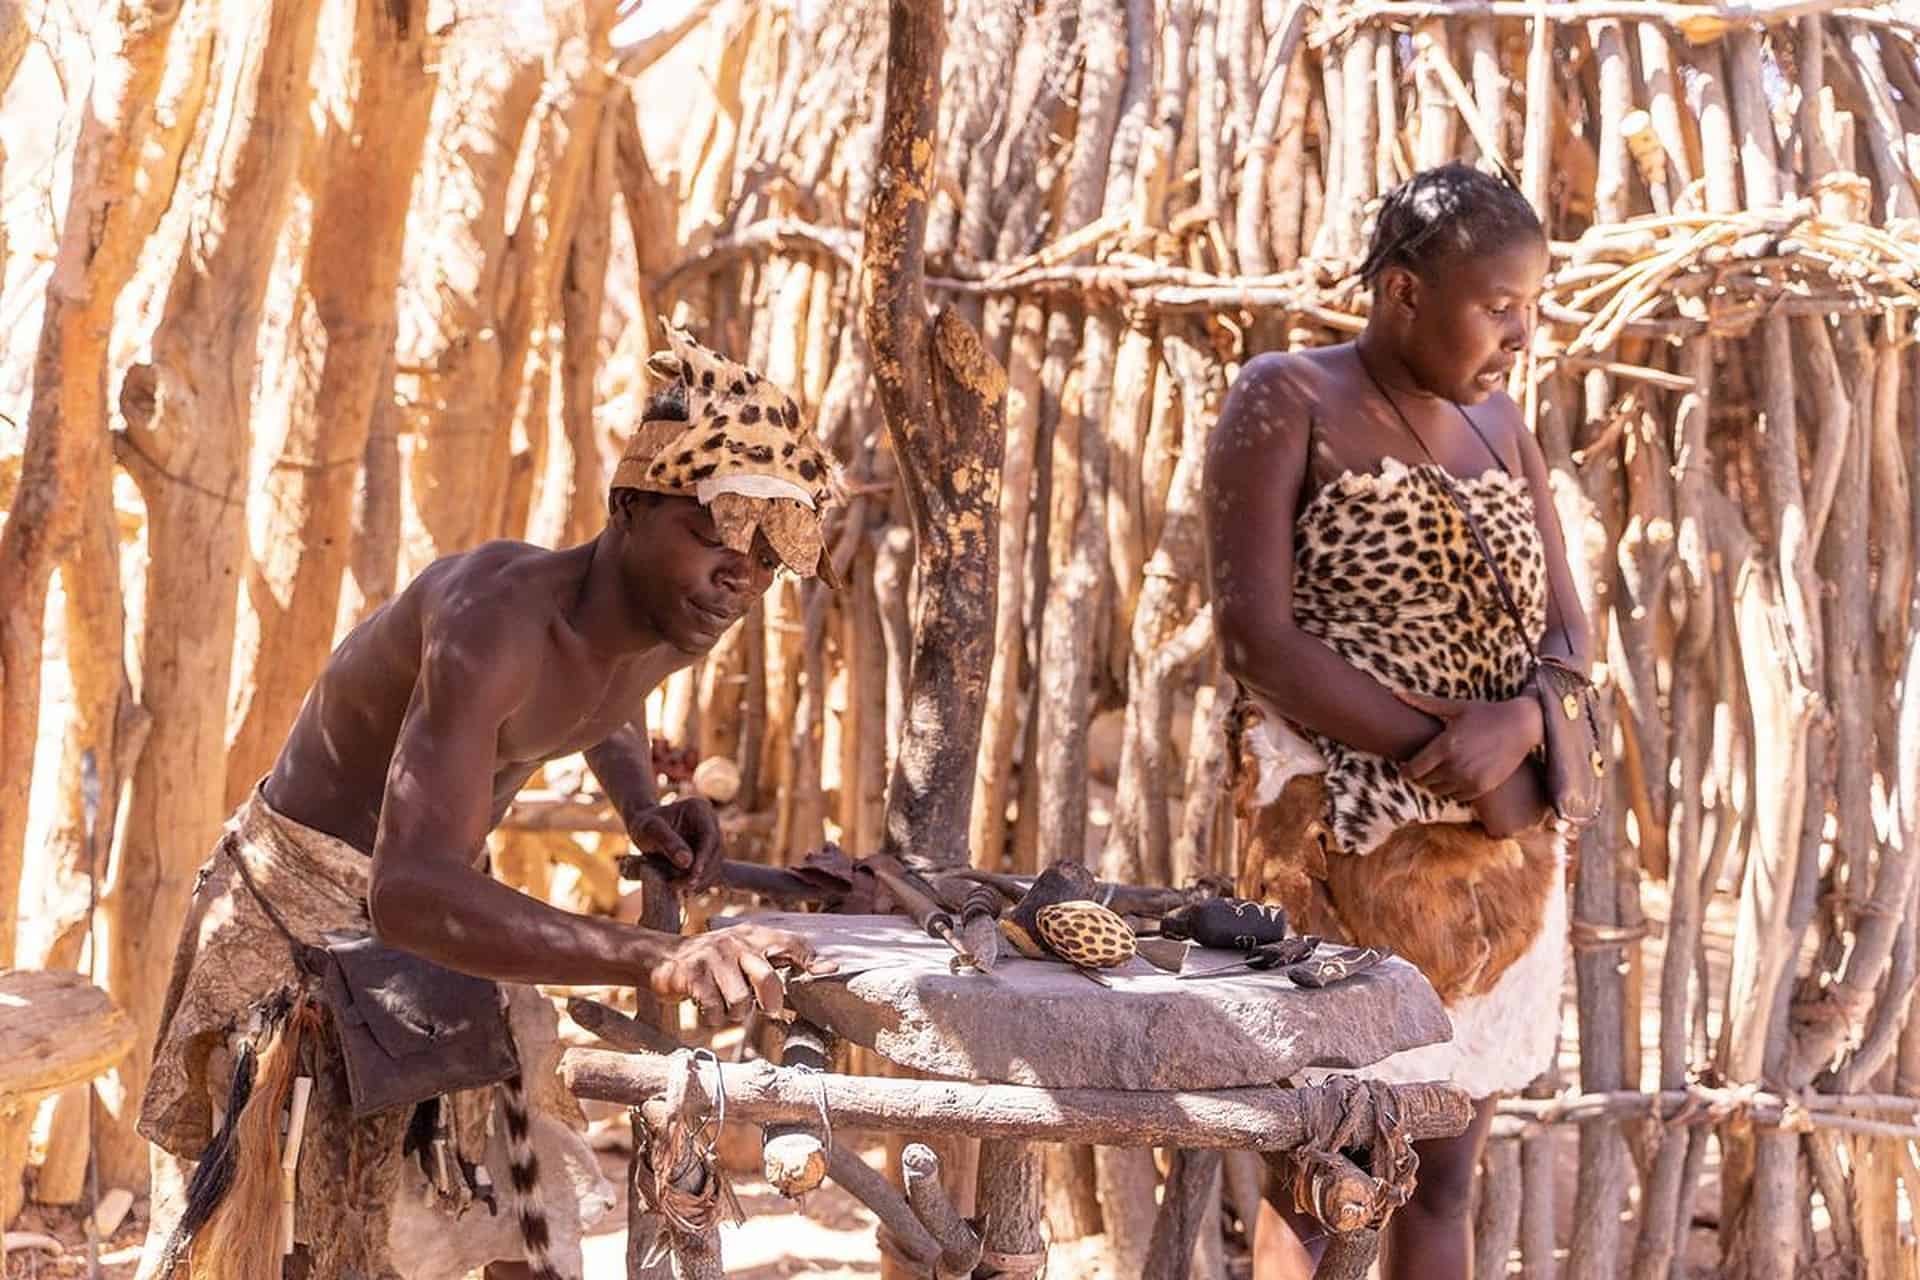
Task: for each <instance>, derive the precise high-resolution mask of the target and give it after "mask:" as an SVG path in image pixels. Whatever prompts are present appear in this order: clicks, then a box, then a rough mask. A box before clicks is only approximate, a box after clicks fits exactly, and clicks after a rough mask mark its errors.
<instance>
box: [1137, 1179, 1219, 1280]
mask: <svg viewBox="0 0 1920 1280" xmlns="http://www.w3.org/2000/svg"><path fill="white" fill-rule="evenodd" d="M1221 1167H1222V1156H1221V1153H1220V1152H1218V1151H1176V1152H1174V1153H1173V1167H1172V1168H1171V1169H1170V1170H1169V1171H1168V1173H1167V1186H1166V1194H1165V1196H1164V1197H1163V1198H1162V1200H1161V1202H1160V1212H1159V1213H1158V1214H1157V1215H1155V1217H1154V1221H1153V1236H1152V1238H1151V1239H1150V1240H1149V1241H1148V1243H1147V1263H1146V1269H1145V1270H1144V1271H1143V1272H1142V1273H1141V1274H1142V1277H1143V1280H1184V1277H1186V1275H1187V1274H1188V1269H1189V1265H1190V1264H1191V1262H1192V1260H1193V1250H1194V1242H1195V1240H1196V1239H1197V1237H1198V1235H1199V1232H1200V1227H1201V1224H1202V1223H1203V1222H1204V1221H1205V1220H1206V1213H1205V1210H1206V1206H1207V1205H1208V1204H1209V1203H1210V1202H1213V1201H1215V1200H1217V1197H1218V1189H1219V1186H1220V1172H1221Z"/></svg>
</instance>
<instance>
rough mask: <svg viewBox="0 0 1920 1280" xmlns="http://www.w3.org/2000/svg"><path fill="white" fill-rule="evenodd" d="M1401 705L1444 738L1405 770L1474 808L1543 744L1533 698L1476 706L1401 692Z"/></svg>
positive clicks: (1421, 752)
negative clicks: (1423, 716) (1432, 723)
mask: <svg viewBox="0 0 1920 1280" xmlns="http://www.w3.org/2000/svg"><path fill="white" fill-rule="evenodd" d="M1397 696H1398V697H1399V699H1400V701H1402V702H1404V703H1406V704H1407V705H1408V706H1410V707H1412V708H1414V709H1415V710H1416V711H1424V712H1426V713H1427V714H1428V715H1430V716H1432V717H1434V718H1435V719H1437V720H1439V721H1440V724H1441V728H1440V732H1439V733H1437V734H1435V735H1434V737H1433V740H1432V741H1431V742H1429V743H1427V745H1426V746H1424V747H1422V748H1420V750H1419V751H1417V752H1416V753H1414V756H1413V758H1412V759H1411V760H1409V761H1407V763H1406V764H1405V765H1403V766H1401V772H1402V773H1404V774H1405V775H1406V776H1407V777H1409V778H1411V779H1412V780H1413V781H1415V782H1417V783H1419V784H1420V785H1421V786H1423V787H1425V788H1427V790H1429V791H1432V792H1434V793H1436V794H1438V795H1443V796H1446V797H1447V798H1448V799H1451V800H1458V801H1460V802H1461V803H1462V804H1472V803H1473V802H1474V801H1476V800H1478V799H1480V798H1481V797H1482V796H1484V795H1486V794H1488V793H1489V792H1491V791H1492V790H1493V789H1494V788H1496V787H1498V786H1500V785H1501V784H1502V783H1504V782H1505V781H1506V780H1507V779H1508V778H1511V777H1512V776H1513V774H1514V771H1515V770H1516V769H1518V768H1519V767H1520V766H1521V764H1522V763H1523V762H1524V761H1525V760H1526V758H1527V755H1528V753H1529V752H1531V751H1532V750H1533V749H1534V748H1535V747H1536V746H1538V745H1539V744H1540V735H1541V733H1542V732H1543V729H1542V726H1541V723H1540V704H1539V702H1537V701H1536V700H1535V699H1533V698H1509V699H1507V700H1506V701H1504V702H1478V701H1470V700H1461V699H1455V698H1432V697H1428V696H1427V695H1426V694H1421V693H1406V692H1397Z"/></svg>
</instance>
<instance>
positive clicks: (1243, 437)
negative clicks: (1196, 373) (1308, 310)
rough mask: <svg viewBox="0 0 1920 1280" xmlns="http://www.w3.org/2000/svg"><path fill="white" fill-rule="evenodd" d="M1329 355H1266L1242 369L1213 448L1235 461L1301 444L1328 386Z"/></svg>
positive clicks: (1223, 410) (1316, 352)
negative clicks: (1254, 453)
mask: <svg viewBox="0 0 1920 1280" xmlns="http://www.w3.org/2000/svg"><path fill="white" fill-rule="evenodd" d="M1333 381H1334V378H1333V375H1332V374H1331V372H1330V371H1329V369H1328V367H1327V353H1326V352H1325V351H1324V350H1312V351H1266V352H1262V353H1261V354H1259V355H1257V356H1255V357H1253V358H1252V359H1251V360H1249V361H1247V363H1246V364H1245V365H1244V366H1243V367H1242V368H1241V370H1240V376H1239V377H1237V378H1235V379H1234V381H1233V386H1232V388H1231V389H1230V390H1229V391H1228V393H1227V401H1226V404H1225V405H1223V406H1222V407H1221V412H1220V422H1219V429H1218V430H1217V431H1216V432H1215V439H1214V446H1215V448H1216V449H1217V450H1224V451H1226V452H1228V453H1230V454H1233V455H1235V456H1245V455H1246V454H1248V453H1250V452H1259V453H1264V452H1266V451H1267V450H1268V449H1270V448H1272V447H1273V446H1275V445H1286V444H1289V443H1291V444H1295V445H1298V444H1303V443H1304V441H1305V439H1306V437H1307V434H1308V431H1309V429H1310V428H1311V426H1312V424H1313V421H1314V419H1315V418H1316V417H1317V416H1319V411H1320V405H1321V403H1322V401H1323V399H1324V398H1325V396H1326V393H1327V390H1328V388H1329V385H1330V384H1331V383H1332V382H1333Z"/></svg>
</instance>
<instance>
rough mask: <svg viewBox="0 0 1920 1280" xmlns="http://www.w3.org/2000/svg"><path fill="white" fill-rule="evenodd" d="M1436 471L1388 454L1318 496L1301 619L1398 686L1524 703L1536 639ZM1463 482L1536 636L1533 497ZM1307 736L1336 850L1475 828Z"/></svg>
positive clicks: (1298, 582) (1491, 475)
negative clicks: (1441, 828) (1405, 830)
mask: <svg viewBox="0 0 1920 1280" xmlns="http://www.w3.org/2000/svg"><path fill="white" fill-rule="evenodd" d="M1432 469H1433V468H1432V467H1431V466H1430V465H1422V466H1418V467H1408V466H1407V465H1405V464H1404V463H1402V462H1400V461H1398V460H1397V459H1393V458H1389V459H1387V460H1386V462H1385V463H1384V464H1383V466H1382V469H1381V472H1380V474H1378V475H1372V474H1363V473H1358V472H1348V473H1346V474H1344V475H1342V476H1340V477H1339V478H1338V479H1336V480H1334V481H1332V482H1331V483H1329V484H1328V485H1327V486H1326V487H1325V488H1323V489H1321V490H1320V492H1319V493H1317V494H1315V495H1314V497H1313V499H1312V500H1311V501H1310V502H1309V503H1308V504H1307V506H1306V508H1305V509H1304V510H1303V511H1302V512H1301V514H1300V517H1299V519H1298V520H1297V521H1296V522H1295V526H1294V562H1293V616H1294V620H1295V622H1296V623H1297V625H1299V627H1300V628H1301V629H1302V630H1303V631H1305V632H1307V633H1308V634H1309V635H1312V636H1315V637H1317V638H1318V639H1320V640H1321V641H1322V642H1323V643H1325V644H1326V645H1327V647H1328V648H1330V649H1332V650H1333V651H1334V652H1335V653H1337V654H1338V655H1339V656H1340V657H1341V658H1343V659H1344V660H1345V661H1347V662H1348V663H1350V664H1352V665H1353V666H1355V667H1358V668H1359V669H1360V670H1362V671H1365V672H1366V673H1367V674H1368V675H1370V676H1372V677H1374V679H1376V680H1378V681H1380V682H1381V683H1382V684H1384V685H1386V686H1387V687H1388V688H1391V689H1402V690H1407V691H1409V692H1414V693H1424V694H1428V695H1431V696H1434V697H1442V698H1487V699H1501V698H1510V697H1513V696H1515V695H1516V694H1518V693H1519V692H1520V689H1521V686H1522V685H1523V684H1524V683H1525V681H1526V679H1527V676H1528V674H1529V672H1530V671H1531V669H1532V664H1533V636H1530V635H1529V636H1523V635H1521V634H1520V633H1519V630H1518V628H1516V627H1515V626H1514V623H1513V620H1512V618H1511V617H1509V616H1508V614H1507V612H1506V610H1505V608H1504V607H1503V606H1502V605H1501V603H1500V596H1499V592H1498V590H1497V589H1496V588H1495V586H1494V583H1493V577H1492V574H1491V573H1489V572H1488V570H1487V567H1486V563H1485V561H1484V560H1483V559H1482V557H1481V555H1480V552H1479V549H1478V548H1477V547H1476V546H1475V545H1474V541H1473V535H1472V533H1471V532H1469V530H1468V528H1467V524H1466V521H1465V520H1464V519H1463V518H1462V517H1461V515H1460V512H1459V511H1458V510H1456V509H1455V508H1454V505H1453V503H1452V501H1451V500H1450V499H1449V498H1448V497H1447V494H1446V492H1445V491H1444V490H1443V489H1442V488H1441V487H1440V485H1439V484H1438V483H1436V480H1435V477H1433V476H1432V475H1426V474H1422V473H1423V472H1430V471H1431V470H1432ZM1453 484H1454V487H1455V489H1456V490H1457V491H1458V492H1459V493H1460V495H1461V498H1462V499H1463V500H1464V501H1465V502H1466V503H1468V504H1469V505H1470V506H1471V507H1472V508H1473V512H1474V515H1475V517H1476V518H1477V519H1478V520H1479V522H1480V526H1481V529H1482V530H1483V531H1484V532H1485V534H1486V537H1487V541H1488V543H1489V545H1490V546H1491V548H1492V550H1493V553H1494V555H1496V556H1498V557H1499V558H1500V565H1501V568H1502V569H1503V570H1505V572H1506V575H1507V581H1508V583H1509V584H1510V585H1511V587H1512V589H1513V592H1514V599H1515V603H1516V604H1518V605H1519V608H1520V612H1521V614H1522V615H1523V616H1524V617H1525V618H1526V619H1527V620H1528V622H1529V625H1530V629H1531V630H1532V632H1533V633H1534V635H1538V634H1539V632H1540V630H1541V628H1542V627H1543V626H1544V625H1545V619H1546V562H1545V557H1544V554H1543V551H1542V547H1541V542H1540V531H1539V527H1538V526H1537V525H1536V524H1535V523H1534V516H1533V494H1532V490H1531V489H1530V488H1529V487H1528V485H1527V482H1526V480H1525V478H1524V477H1521V476H1511V475H1508V474H1507V473H1505V472H1503V471H1499V470H1489V471H1487V472H1486V473H1485V474H1483V475H1480V476H1477V477H1474V478H1472V479H1461V480H1455V481H1454V482H1453ZM1307 737H1308V738H1309V739H1310V740H1311V741H1312V742H1313V745H1314V746H1315V747H1317V748H1318V749H1319V751H1320V754H1321V756H1322V757H1323V758H1324V759H1325V761H1326V766H1327V767H1326V788H1327V806H1328V819H1327V825H1328V828H1329V830H1330V832H1331V835H1332V838H1333V840H1334V842H1335V844H1336V845H1337V846H1338V847H1339V848H1341V849H1344V850H1346V851H1348V852H1350V853H1367V852H1370V851H1371V850H1372V849H1373V848H1374V847H1375V846H1377V845H1378V844H1380V842H1381V841H1383V840H1385V839H1386V838H1387V837H1388V836H1389V835H1391V834H1392V833H1393V832H1394V831H1395V830H1396V829H1398V828H1400V827H1403V826H1406V825H1408V824H1410V823H1417V822H1421V823H1424V822H1470V821H1472V820H1473V814H1472V813H1471V811H1470V810H1468V809H1467V807H1466V806H1465V805H1462V804H1458V803H1456V802H1454V801H1450V800H1447V799H1445V798H1443V797H1441V796H1438V795H1436V794H1434V793H1433V792H1431V791H1429V790H1427V789H1426V788H1425V787H1422V786H1420V785H1419V784H1418V783H1415V782H1413V781H1411V780H1410V779H1408V778H1407V777H1406V776H1405V775H1404V774H1402V773H1401V771H1400V766H1399V764H1398V763H1397V762H1396V761H1393V760H1389V759H1386V758H1384V757H1382V756H1376V755H1372V754H1370V753H1368V752H1364V751H1357V750H1355V749H1354V748H1352V747H1349V746H1346V745H1345V744H1344V743H1339V742H1335V741H1334V740H1333V739H1331V738H1327V737H1324V736H1322V735H1320V734H1313V733H1309V734H1308V735H1307Z"/></svg>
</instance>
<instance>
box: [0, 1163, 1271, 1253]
mask: <svg viewBox="0 0 1920 1280" xmlns="http://www.w3.org/2000/svg"><path fill="white" fill-rule="evenodd" d="M864 1154H865V1155H866V1156H867V1158H868V1159H869V1160H873V1161H875V1162H876V1163H877V1161H878V1159H879V1155H880V1152H879V1150H878V1149H877V1148H875V1149H873V1150H868V1151H866V1152H865V1153H864ZM601 1164H602V1167H603V1168H604V1169H605V1171H606V1174H607V1177H608V1179H609V1180H610V1181H611V1182H612V1183H613V1184H614V1186H615V1187H624V1181H625V1172H626V1157H625V1155H624V1154H622V1153H618V1152H605V1153H603V1154H602V1156H601ZM734 1191H735V1194H736V1195H738V1196H739V1199H740V1208H741V1210H742V1211H743V1212H744V1213H745V1215H746V1221H745V1222H744V1223H741V1224H739V1225H737V1226H736V1225H734V1224H732V1223H727V1224H725V1225H724V1226H723V1227H722V1228H721V1250H722V1256H723V1257H724V1258H725V1260H726V1268H727V1275H728V1277H729V1278H730V1280H786V1278H787V1277H796V1276H804V1277H810V1278H811V1280H871V1278H872V1277H877V1276H878V1275H879V1274H880V1261H879V1254H878V1252H877V1251H876V1249H875V1247H874V1239H873V1232H874V1218H873V1215H872V1214H871V1213H869V1212H867V1210H866V1208H865V1206H863V1205H861V1204H860V1203H859V1202H858V1201H856V1200H855V1199H854V1198H853V1197H852V1196H849V1195H848V1194H847V1193H846V1192H844V1191H842V1190H840V1189H839V1188H838V1187H837V1186H835V1185H833V1184H832V1183H828V1184H827V1185H826V1186H824V1187H822V1188H821V1189H820V1190H819V1191H816V1192H814V1193H812V1194H811V1195H809V1196H807V1197H806V1198H805V1200H804V1202H803V1203H801V1204H800V1205H798V1206H796V1205H795V1204H794V1203H793V1202H792V1201H789V1200H785V1199H783V1198H782V1197H781V1196H780V1195H779V1194H778V1193H776V1192H775V1191H774V1190H773V1188H771V1187H769V1186H768V1185H767V1184H766V1183H764V1182H762V1181H760V1180H758V1179H741V1180H738V1181H736V1182H735V1184H734ZM80 1221H81V1219H80V1218H79V1216H78V1215H77V1214H75V1213H73V1212H71V1211H68V1210H54V1209H48V1208H45V1207H43V1206H33V1207H30V1208H29V1209H28V1210H27V1212H26V1213H25V1214H23V1215H22V1217H21V1219H20V1221H19V1222H18V1223H16V1224H15V1227H14V1230H13V1232H10V1233H9V1235H10V1236H12V1237H15V1238H17V1237H18V1235H19V1234H20V1233H23V1232H34V1233H45V1234H47V1235H51V1236H54V1237H55V1238H57V1239H58V1240H60V1241H61V1242H62V1243H63V1245H64V1247H63V1249H62V1250H61V1251H59V1252H53V1251H49V1250H44V1249H39V1248H34V1249H16V1250H15V1251H14V1252H12V1253H11V1254H10V1255H9V1257H8V1259H7V1266H6V1272H5V1274H6V1276H7V1280H54V1278H55V1277H77V1276H84V1275H86V1274H87V1259H86V1241H85V1237H84V1234H83V1231H82V1228H81V1226H80ZM145 1231H146V1214H145V1205H144V1204H141V1205H139V1206H137V1207H136V1210H135V1212H134V1213H133V1214H132V1215H130V1216H129V1218H128V1220H127V1222H126V1223H125V1224H123V1225H122V1227H121V1228H120V1229H119V1230H118V1231H117V1232H115V1234H114V1237H113V1239H112V1240H110V1241H106V1242H105V1243H104V1244H103V1245H102V1247H101V1253H100V1262H101V1267H100V1272H101V1275H102V1276H103V1277H104V1278H105V1280H130V1278H131V1277H132V1275H133V1273H134V1270H135V1268H136V1267H137V1266H138V1264H139V1259H140V1246H141V1241H142V1238H143V1236H144V1234H145ZM1098 1247H1099V1240H1098V1239H1097V1238H1095V1239H1091V1240H1087V1241H1078V1242H1075V1243H1073V1244H1071V1245H1063V1246H1061V1247H1060V1248H1058V1249H1056V1250H1055V1251H1054V1255H1053V1258H1052V1260H1051V1263H1050V1266H1049V1268H1048V1274H1050V1275H1053V1276H1057V1277H1072V1278H1075V1280H1118V1278H1117V1277H1112V1276H1111V1275H1110V1274H1109V1273H1108V1272H1107V1271H1106V1270H1105V1269H1104V1268H1102V1267H1100V1266H1099V1265H1098V1264H1097V1263H1096V1262H1095V1261H1093V1260H1092V1257H1091V1255H1092V1254H1093V1253H1095V1252H1096V1251H1097V1250H1098ZM626 1249H627V1230H626V1202H625V1198H624V1191H623V1192H622V1199H621V1201H620V1203H618V1204H616V1205H615V1206H614V1209H613V1211H612V1212H610V1213H609V1214H608V1215H607V1217H606V1220H605V1221H603V1222H602V1223H601V1224H600V1225H599V1226H598V1227H597V1228H596V1229H595V1230H594V1231H593V1233H592V1234H591V1235H589V1237H588V1239H587V1241H586V1247H585V1249H584V1255H585V1257H584V1263H585V1265H584V1267H583V1271H582V1274H583V1277H584V1280H620V1278H621V1277H623V1276H624V1275H625V1274H626V1272H625V1269H624V1268H625V1259H626ZM1241 1274H1242V1275H1244V1268H1242V1270H1241Z"/></svg>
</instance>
